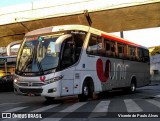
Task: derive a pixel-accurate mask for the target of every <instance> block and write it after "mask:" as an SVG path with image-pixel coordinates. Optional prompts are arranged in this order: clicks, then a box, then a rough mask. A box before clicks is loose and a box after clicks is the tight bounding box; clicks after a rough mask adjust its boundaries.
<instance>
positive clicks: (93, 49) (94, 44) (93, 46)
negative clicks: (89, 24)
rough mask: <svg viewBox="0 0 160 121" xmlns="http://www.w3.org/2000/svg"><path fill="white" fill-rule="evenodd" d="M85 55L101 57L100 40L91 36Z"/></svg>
mask: <svg viewBox="0 0 160 121" xmlns="http://www.w3.org/2000/svg"><path fill="white" fill-rule="evenodd" d="M87 53H88V54H91V55H101V54H102V39H101V38H100V37H98V36H96V35H91V37H90V40H89V43H88V48H87Z"/></svg>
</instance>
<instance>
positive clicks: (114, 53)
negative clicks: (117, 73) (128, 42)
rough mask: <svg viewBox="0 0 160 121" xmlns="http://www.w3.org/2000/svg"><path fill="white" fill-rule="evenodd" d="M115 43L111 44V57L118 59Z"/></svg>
mask: <svg viewBox="0 0 160 121" xmlns="http://www.w3.org/2000/svg"><path fill="white" fill-rule="evenodd" d="M115 51H116V49H115V42H111V51H110V52H111V56H113V57H116V52H115Z"/></svg>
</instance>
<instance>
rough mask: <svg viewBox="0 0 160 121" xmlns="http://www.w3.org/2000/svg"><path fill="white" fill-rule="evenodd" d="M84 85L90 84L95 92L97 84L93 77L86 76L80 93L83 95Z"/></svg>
mask: <svg viewBox="0 0 160 121" xmlns="http://www.w3.org/2000/svg"><path fill="white" fill-rule="evenodd" d="M84 83H88V84H89V85H91V88H92V90H93V92H94V91H95V82H94V80H93V78H92V76H91V75H86V76H85V77H84V78H83V80H82V81H81V87H80V93H82V86H83V84H84Z"/></svg>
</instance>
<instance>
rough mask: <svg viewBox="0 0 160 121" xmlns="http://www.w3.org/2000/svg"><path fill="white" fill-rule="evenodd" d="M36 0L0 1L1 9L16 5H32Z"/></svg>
mask: <svg viewBox="0 0 160 121" xmlns="http://www.w3.org/2000/svg"><path fill="white" fill-rule="evenodd" d="M32 1H36V0H0V7H6V6H10V5H16V4H21V3H30V2H32Z"/></svg>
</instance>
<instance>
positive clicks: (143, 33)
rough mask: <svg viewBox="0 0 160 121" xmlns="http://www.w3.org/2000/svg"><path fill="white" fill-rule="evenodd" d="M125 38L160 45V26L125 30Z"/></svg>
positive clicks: (2, 3)
mask: <svg viewBox="0 0 160 121" xmlns="http://www.w3.org/2000/svg"><path fill="white" fill-rule="evenodd" d="M33 1H38V0H0V7H6V6H11V5H17V4H22V3H30V2H33ZM40 1H42V0H40ZM113 34H115V35H117V36H119V35H120V34H119V32H116V33H113ZM124 38H125V39H127V40H129V41H132V42H134V43H137V44H140V45H143V46H145V47H152V46H158V45H160V27H158V28H148V29H140V30H131V31H125V32H124Z"/></svg>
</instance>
